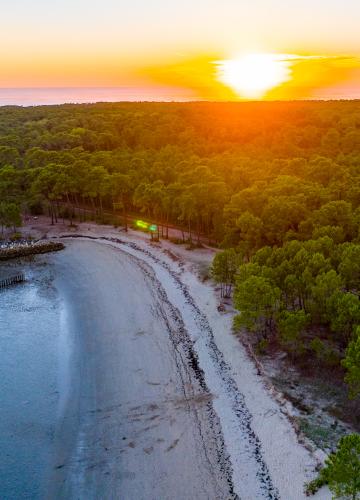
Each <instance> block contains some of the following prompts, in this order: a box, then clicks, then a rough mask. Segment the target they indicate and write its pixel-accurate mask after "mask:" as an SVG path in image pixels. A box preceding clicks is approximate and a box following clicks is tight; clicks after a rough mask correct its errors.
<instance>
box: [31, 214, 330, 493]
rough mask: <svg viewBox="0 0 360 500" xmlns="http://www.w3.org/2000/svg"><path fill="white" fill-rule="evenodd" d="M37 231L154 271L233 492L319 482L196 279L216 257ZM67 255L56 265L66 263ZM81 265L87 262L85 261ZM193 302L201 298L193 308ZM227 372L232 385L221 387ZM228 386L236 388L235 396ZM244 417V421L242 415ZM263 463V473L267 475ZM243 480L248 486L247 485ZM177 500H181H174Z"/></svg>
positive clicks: (134, 240)
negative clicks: (195, 367)
mask: <svg viewBox="0 0 360 500" xmlns="http://www.w3.org/2000/svg"><path fill="white" fill-rule="evenodd" d="M39 226H40V227H39V234H38V236H39V235H40V231H43V233H42V234H43V235H44V234H46V236H47V237H48V238H61V240H60V241H63V242H64V243H65V244H67V242H71V241H80V240H84V241H87V242H88V243H89V244H90V245H91V244H94V241H93V240H96V242H95V244H98V245H99V246H101V247H103V248H105V247H108V249H109V250H110V248H112V249H113V250H111V251H115V252H119V250H120V252H119V254H121V255H122V258H123V257H124V255H123V254H124V252H125V254H128V255H131V256H132V257H136V258H137V259H140V261H142V262H143V263H144V264H145V265H146V266H148V267H150V268H151V269H152V271H151V272H153V273H155V275H156V277H157V279H158V281H159V283H161V286H162V287H163V288H164V290H165V292H166V294H167V296H168V299H169V301H170V303H171V304H173V305H175V306H176V307H177V308H178V310H179V312H180V314H181V317H182V319H183V320H184V324H185V327H186V328H187V330H189V332H190V334H191V340H192V342H193V343H194V348H195V350H196V353H197V355H198V356H199V362H200V366H201V368H202V369H203V370H204V373H205V381H206V384H207V385H208V387H210V392H211V394H212V398H213V405H214V408H215V412H216V414H217V416H218V417H219V418H220V427H221V430H222V432H225V436H224V438H225V440H224V441H225V448H226V451H227V453H228V454H229V460H230V464H231V469H232V481H233V484H234V491H235V493H236V494H239V496H241V498H245V499H246V498H249V499H253V498H270V495H272V496H271V498H284V499H285V498H286V499H287V498H291V499H294V500H298V499H299V500H300V499H304V498H306V496H305V493H304V483H305V482H306V481H308V480H310V479H312V478H313V477H314V474H315V468H316V466H317V464H318V462H319V457H318V456H314V455H313V454H311V453H310V452H309V451H308V450H307V449H305V448H304V447H303V446H302V445H301V444H300V443H299V442H298V440H297V436H296V433H295V431H294V429H293V428H292V426H291V424H290V422H289V420H288V419H287V418H286V416H285V415H284V413H283V409H282V408H281V407H280V405H279V404H278V403H277V402H276V401H275V400H274V399H273V397H272V396H271V395H270V394H269V392H268V391H267V389H266V387H265V385H264V383H263V379H262V378H261V377H259V375H258V374H257V372H256V367H255V366H254V364H253V362H252V361H251V360H249V358H248V356H247V354H246V352H245V351H244V348H243V347H242V345H241V344H240V343H239V342H238V340H237V339H236V338H235V337H234V336H233V335H232V333H231V323H232V313H228V314H225V315H224V314H219V313H218V312H217V310H216V301H217V299H216V295H215V294H214V291H213V289H212V287H211V286H210V285H209V284H207V283H202V282H201V281H200V280H199V279H198V277H197V270H198V266H199V265H200V264H202V263H204V262H208V263H209V262H210V261H211V259H212V257H213V255H214V251H213V250H211V249H202V250H196V251H194V252H186V251H185V250H184V249H182V248H175V247H174V245H171V244H170V243H168V242H161V243H160V244H158V243H154V244H150V242H149V240H148V237H147V236H146V235H144V234H141V233H137V232H133V231H131V232H130V233H129V234H125V233H123V232H121V233H119V231H118V230H116V229H112V228H110V227H109V226H97V225H94V224H82V225H80V226H79V227H78V229H77V230H76V232H71V231H69V229H68V228H67V227H66V226H63V227H61V226H60V225H59V226H55V227H53V226H50V225H44V224H43V222H41V223H40V224H39ZM29 231H32V232H34V229H31V228H29ZM64 236H66V237H65V238H63V237H64ZM74 236H75V237H76V238H75V239H73V237H74ZM69 246H71V244H70V245H69ZM109 247H110V248H109ZM61 254H62V253H60V254H59V255H56V256H52V257H51V258H52V259H53V258H55V259H58V258H61ZM78 258H79V259H80V260H81V256H79V257H78ZM125 259H126V257H125ZM79 262H80V261H79ZM138 264H139V262H138ZM140 264H141V262H140ZM140 267H141V265H140ZM95 281H96V280H95ZM189 294H190V295H189ZM193 297H196V299H195V302H194V301H193ZM194 315H195V317H196V320H195V322H192V321H193V320H192V319H191V316H194ZM204 321H205V323H204ZM204 325H205V327H204ZM209 335H210V336H209ZM209 352H210V354H211V352H212V355H213V354H214V353H217V354H216V356H215V357H218V360H215V361H214V359H210V358H211V356H210V358H209ZM224 370H225V372H226V373H227V375H226V377H227V378H226V377H225V378H223V379H222V382H221V380H220V379H221V377H223V375H224V373H225V372H224ZM229 376H230V378H229ZM217 384H220V385H217ZM229 384H230V386H233V388H232V389H231V390H229ZM229 391H230V392H229ZM224 394H225V395H224ZM239 397H240V399H238V398H239ZM224 398H225V399H224ZM234 398H235V399H234ZM241 398H242V399H241ZM241 401H242V402H241ZM242 405H243V406H242ZM224 408H225V410H224ZM241 408H242V409H241ZM238 410H239V411H240V414H239V415H238V416H236V414H237V411H238ZM244 415H245V416H246V415H249V423H248V425H249V426H250V427H249V429H251V432H253V433H254V434H253V435H254V438H251V439H250V438H249V435H247V433H246V431H245V428H244V429H243V430H241V425H242V424H241V421H244V420H241V419H243V418H244ZM234 418H235V420H234ZM239 418H240V420H237V419H239ZM231 422H232V423H231ZM246 425H247V424H246ZM244 432H245V434H244ZM249 439H250V441H248V443H247V447H248V448H250V449H251V448H254V449H255V448H256V449H257V450H258V452H257V455H254V457H256V456H258V458H259V460H260V461H259V462H257V459H255V461H254V463H252V462H251V460H253V459H250V460H249V464H250V466H249V469H248V470H244V469H243V458H242V456H243V455H242V453H243V452H242V451H241V445H242V441H244V442H246V440H249ZM250 458H251V457H250ZM262 463H263V464H264V466H265V469H262V467H263V466H262V465H261V464H262ZM60 465H61V464H60ZM256 469H257V471H256ZM261 471H263V472H261ZM63 472H64V471H62V472H61V474H63ZM263 473H265V476H262V477H266V474H268V477H269V480H270V482H266V481H265V483H261V480H259V478H260V477H261V474H263ZM245 476H247V479H246V480H245V481H244V477H245ZM130 498H131V497H130ZM140 498H141V497H140ZM172 498H182V497H181V495H180V496H178V497H177V496H176V494H175V496H174V495H172ZM314 498H316V499H329V498H331V495H330V493H329V491H328V490H327V489H326V488H324V489H322V490H321V491H319V492H318V493H317V494H316V495H315V497H314Z"/></svg>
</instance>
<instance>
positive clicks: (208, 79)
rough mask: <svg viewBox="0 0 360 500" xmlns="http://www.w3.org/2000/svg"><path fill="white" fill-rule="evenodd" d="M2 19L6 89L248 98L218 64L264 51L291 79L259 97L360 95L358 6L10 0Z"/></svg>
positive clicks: (346, 0) (0, 54)
mask: <svg viewBox="0 0 360 500" xmlns="http://www.w3.org/2000/svg"><path fill="white" fill-rule="evenodd" d="M314 4H316V5H314ZM1 18H2V29H1V31H0V87H49V86H55V87H64V86H72V87H73V86H76V87H81V86H86V87H91V86H135V87H136V86H139V87H140V86H141V87H143V86H146V85H149V86H151V85H161V86H170V87H171V86H174V87H176V88H179V87H180V88H181V87H183V88H184V89H186V91H190V92H191V95H194V97H195V98H202V99H215V100H217V99H239V98H248V96H246V95H241V92H240V93H239V91H236V90H234V86H231V85H228V84H224V83H221V82H220V81H219V78H218V66H217V65H218V64H219V61H224V60H234V59H235V60H237V58H239V57H240V58H241V57H243V55H244V54H254V53H255V54H258V53H260V54H263V53H264V54H275V55H276V54H283V55H285V56H286V57H287V58H290V59H289V61H290V62H289V63H286V64H287V65H288V76H289V77H288V79H287V80H286V81H284V82H282V83H280V84H279V85H276V86H274V87H273V88H270V89H269V90H268V91H267V92H266V93H265V94H262V95H261V98H264V99H294V98H331V97H335V98H336V97H348V98H352V97H360V39H359V36H358V21H359V19H360V2H358V0H342V2H339V1H337V0H327V1H325V0H316V2H314V1H310V0H302V1H300V0H287V1H285V0H271V1H270V0H252V2H247V1H246V2H245V0H223V1H222V2H219V1H215V0H183V1H182V2H174V1H172V0H167V1H166V0H151V1H150V0H131V1H130V0H121V1H119V0H102V1H101V2H100V1H99V0H52V1H51V2H49V1H46V0H32V1H31V2H30V1H29V0H11V2H10V1H7V2H6V5H5V6H2V9H1ZM260 70H261V68H260ZM265 70H266V68H264V71H265ZM260 73H261V71H260ZM240 76H241V75H240ZM240 76H239V78H240ZM265 76H266V75H265ZM265 76H264V77H265ZM260 77H261V75H260V76H259V77H258V78H260ZM225 80H226V78H225ZM233 80H234V78H233ZM235 80H236V78H235ZM237 88H239V86H237Z"/></svg>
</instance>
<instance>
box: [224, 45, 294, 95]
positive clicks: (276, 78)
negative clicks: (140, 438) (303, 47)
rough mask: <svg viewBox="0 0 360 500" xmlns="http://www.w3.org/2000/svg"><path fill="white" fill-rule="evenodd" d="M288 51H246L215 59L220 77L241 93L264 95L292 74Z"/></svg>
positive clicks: (290, 57)
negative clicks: (241, 53) (236, 56)
mask: <svg viewBox="0 0 360 500" xmlns="http://www.w3.org/2000/svg"><path fill="white" fill-rule="evenodd" d="M293 58H294V56H291V55H289V54H247V55H244V56H241V57H239V58H236V59H227V60H223V61H217V62H216V74H217V79H218V80H219V81H220V82H221V83H224V84H225V85H227V86H228V87H230V88H231V89H232V90H234V91H235V92H236V93H237V94H238V95H239V97H243V98H246V99H261V98H262V97H264V95H265V94H266V93H267V92H268V91H269V90H271V89H272V88H274V87H277V86H278V85H280V84H282V83H284V82H286V81H288V80H289V79H290V78H291V59H293Z"/></svg>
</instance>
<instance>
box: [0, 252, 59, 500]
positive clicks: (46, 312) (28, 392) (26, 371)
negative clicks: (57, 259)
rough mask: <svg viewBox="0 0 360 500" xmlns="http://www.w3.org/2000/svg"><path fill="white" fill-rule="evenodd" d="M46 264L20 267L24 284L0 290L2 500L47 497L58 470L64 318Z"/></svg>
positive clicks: (0, 487) (44, 260)
mask: <svg viewBox="0 0 360 500" xmlns="http://www.w3.org/2000/svg"><path fill="white" fill-rule="evenodd" d="M45 263H46V258H43V259H39V260H37V261H36V263H32V264H27V265H25V266H24V267H20V266H19V267H17V270H23V269H24V270H25V273H26V276H27V281H26V283H24V284H20V285H16V286H12V287H9V288H7V289H4V290H1V291H0V394H1V407H0V412H1V418H0V447H1V448H0V449H1V461H0V497H1V498H2V499H3V500H10V499H11V500H17V499H25V498H26V499H27V498H29V499H30V498H31V499H39V498H44V496H45V491H46V489H47V483H48V481H49V479H50V476H51V471H52V470H53V467H54V458H53V456H54V442H55V438H54V435H55V427H56V420H57V416H58V411H59V409H58V407H59V400H60V397H59V380H60V377H59V367H60V366H61V363H59V361H60V359H61V358H60V356H59V353H60V354H61V355H62V353H61V350H62V344H63V341H64V338H63V335H62V333H64V318H63V308H62V305H61V302H60V300H59V298H58V296H57V294H56V291H55V289H54V288H53V286H52V279H51V266H48V265H46V264H45ZM8 273H9V274H11V270H9V271H8Z"/></svg>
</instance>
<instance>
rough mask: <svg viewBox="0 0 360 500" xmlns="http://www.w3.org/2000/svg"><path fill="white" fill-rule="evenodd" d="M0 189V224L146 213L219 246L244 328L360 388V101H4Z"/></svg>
mask: <svg viewBox="0 0 360 500" xmlns="http://www.w3.org/2000/svg"><path fill="white" fill-rule="evenodd" d="M0 200H1V203H0V223H1V225H2V227H13V226H14V227H16V226H17V225H19V214H20V212H22V213H27V214H29V213H31V214H39V213H42V212H45V213H48V214H49V215H50V216H51V218H52V221H53V223H56V221H57V220H58V219H59V217H66V218H68V219H69V222H70V224H72V223H73V221H74V220H75V219H77V220H80V221H81V220H84V219H85V218H86V217H89V213H91V214H92V215H91V216H92V217H94V218H95V219H96V220H99V221H101V220H104V218H105V215H106V214H109V213H111V214H112V220H113V221H114V222H116V223H123V224H124V225H126V224H127V215H129V214H137V215H141V216H142V217H144V218H148V219H149V220H151V221H153V222H154V223H156V224H157V226H158V228H159V236H160V228H161V234H162V235H163V237H166V236H167V234H168V232H167V228H168V227H169V226H170V225H173V226H177V227H179V228H180V229H181V230H182V231H183V234H184V235H185V234H186V239H187V240H188V242H189V243H190V244H195V243H199V244H201V242H203V241H208V242H211V243H212V244H216V245H217V246H219V247H220V248H222V249H223V251H222V252H220V253H219V254H218V255H217V257H216V258H215V260H214V263H213V266H212V275H213V277H214V278H215V280H216V281H218V282H219V283H220V284H221V289H222V295H224V296H229V295H230V294H231V293H232V290H234V296H233V298H234V304H235V307H236V308H237V309H238V310H239V311H240V312H239V314H238V316H237V318H236V326H237V327H239V328H245V329H246V330H247V331H249V332H252V333H253V339H254V341H255V342H256V343H257V344H258V345H259V346H260V347H261V349H262V350H263V351H266V350H267V349H271V348H273V347H276V348H280V349H282V350H283V351H285V352H287V353H288V355H289V359H291V360H292V363H297V364H298V365H300V366H307V367H309V366H316V367H320V369H321V370H327V372H328V373H329V374H332V375H333V376H334V377H335V376H336V377H340V378H344V379H345V381H346V383H347V385H348V389H349V397H350V398H353V399H356V400H358V399H359V393H360V301H359V293H360V232H359V228H360V102H359V101H342V102H341V101H340V102H292V103H285V102H282V103H270V102H269V103H266V102H264V103H223V104H219V103H187V104H178V103H169V104H165V103H119V104H95V105H62V106H47V107H33V108H26V109H24V108H20V107H11V106H8V107H3V108H0ZM355 417H356V416H355ZM358 418H359V417H358Z"/></svg>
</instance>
